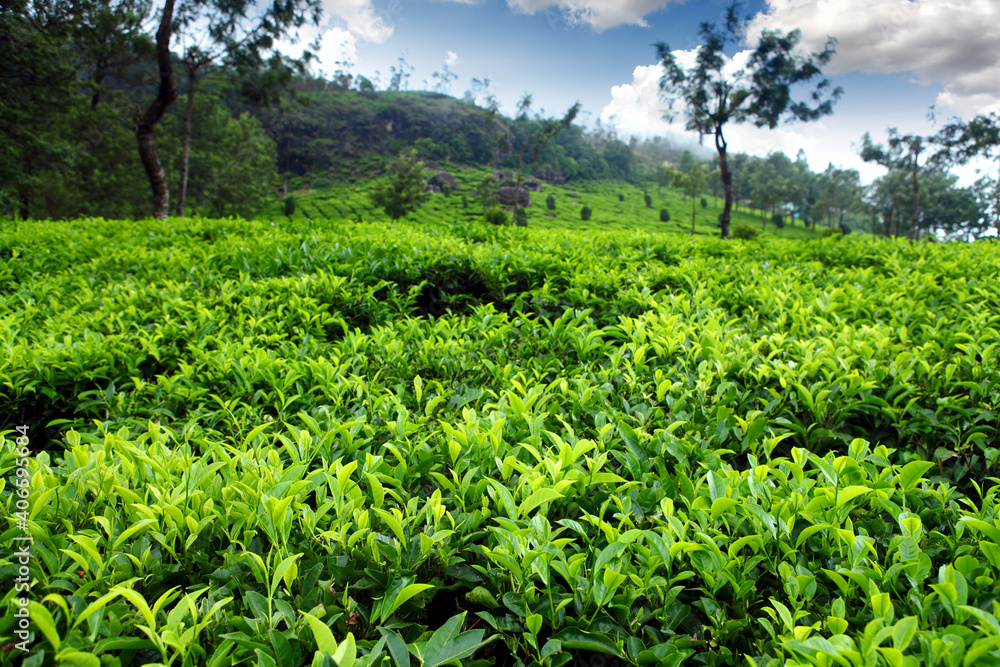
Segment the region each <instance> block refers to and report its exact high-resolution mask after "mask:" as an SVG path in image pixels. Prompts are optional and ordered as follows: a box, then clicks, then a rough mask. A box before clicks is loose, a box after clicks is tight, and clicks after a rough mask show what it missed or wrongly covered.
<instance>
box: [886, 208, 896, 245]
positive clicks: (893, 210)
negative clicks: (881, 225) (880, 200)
mask: <svg viewBox="0 0 1000 667" xmlns="http://www.w3.org/2000/svg"><path fill="white" fill-rule="evenodd" d="M895 216H896V200H895V199H893V200H892V201H891V203H890V205H889V219H888V220H887V221H886V223H885V235H886V236H888V237H889V238H892V237H893V236H895V234H893V231H894V230H893V228H892V225H893V222H895V220H894V218H895Z"/></svg>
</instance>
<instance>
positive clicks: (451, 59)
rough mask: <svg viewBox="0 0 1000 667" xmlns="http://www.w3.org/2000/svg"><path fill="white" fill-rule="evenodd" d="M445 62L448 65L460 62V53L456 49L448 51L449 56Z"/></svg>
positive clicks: (451, 65)
mask: <svg viewBox="0 0 1000 667" xmlns="http://www.w3.org/2000/svg"><path fill="white" fill-rule="evenodd" d="M444 64H445V65H447V66H448V67H454V66H455V65H457V64H458V54H457V53H455V52H454V51H449V52H448V57H447V58H445V59H444Z"/></svg>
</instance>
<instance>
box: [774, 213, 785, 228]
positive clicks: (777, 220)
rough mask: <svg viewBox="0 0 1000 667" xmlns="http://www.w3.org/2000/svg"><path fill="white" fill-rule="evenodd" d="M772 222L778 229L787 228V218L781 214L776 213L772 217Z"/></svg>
mask: <svg viewBox="0 0 1000 667" xmlns="http://www.w3.org/2000/svg"><path fill="white" fill-rule="evenodd" d="M771 222H773V223H774V226H775V227H777V228H778V229H783V228H784V227H785V217H784V216H783V215H781V214H780V213H775V214H774V215H772V216H771Z"/></svg>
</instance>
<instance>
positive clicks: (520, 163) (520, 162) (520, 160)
mask: <svg viewBox="0 0 1000 667" xmlns="http://www.w3.org/2000/svg"><path fill="white" fill-rule="evenodd" d="M523 170H524V145H523V144H522V145H521V150H520V151H519V152H518V154H517V183H515V184H514V217H513V218H511V221H510V224H512V225H514V226H517V205H518V203H519V202H520V198H521V174H522V172H523Z"/></svg>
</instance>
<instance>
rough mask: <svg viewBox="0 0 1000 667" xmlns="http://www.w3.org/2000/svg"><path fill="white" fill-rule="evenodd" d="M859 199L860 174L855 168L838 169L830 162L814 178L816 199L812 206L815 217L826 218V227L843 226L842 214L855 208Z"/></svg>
mask: <svg viewBox="0 0 1000 667" xmlns="http://www.w3.org/2000/svg"><path fill="white" fill-rule="evenodd" d="M860 201H861V175H860V174H859V173H858V171H857V170H856V169H838V168H836V167H834V166H833V163H830V164H828V165H827V167H826V171H824V172H823V173H822V174H819V175H818V176H817V178H816V200H815V202H814V204H813V207H812V213H813V217H814V224H813V229H815V228H816V225H815V218H826V224H827V226H828V227H833V226H834V220H836V222H837V226H838V227H841V228H843V226H844V216H845V215H846V214H847V212H848V211H851V210H852V209H856V208H857V207H858V205H859V204H860Z"/></svg>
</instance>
